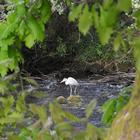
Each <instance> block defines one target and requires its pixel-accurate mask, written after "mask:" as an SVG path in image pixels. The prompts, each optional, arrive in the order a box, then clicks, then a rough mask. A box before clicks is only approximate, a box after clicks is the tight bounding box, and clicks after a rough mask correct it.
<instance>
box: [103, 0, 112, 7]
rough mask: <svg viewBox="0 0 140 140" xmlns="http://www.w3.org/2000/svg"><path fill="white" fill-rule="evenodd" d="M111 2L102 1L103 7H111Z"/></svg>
mask: <svg viewBox="0 0 140 140" xmlns="http://www.w3.org/2000/svg"><path fill="white" fill-rule="evenodd" d="M112 4H113V0H104V1H103V7H104V8H105V9H108V8H111V5H112Z"/></svg>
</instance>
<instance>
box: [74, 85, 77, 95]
mask: <svg viewBox="0 0 140 140" xmlns="http://www.w3.org/2000/svg"><path fill="white" fill-rule="evenodd" d="M76 92H77V86H76V87H75V89H74V94H75V95H76Z"/></svg>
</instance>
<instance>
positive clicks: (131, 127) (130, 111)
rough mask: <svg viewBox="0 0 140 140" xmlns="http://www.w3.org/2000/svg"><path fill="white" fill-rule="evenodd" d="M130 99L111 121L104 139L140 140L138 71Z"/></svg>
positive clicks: (139, 75)
mask: <svg viewBox="0 0 140 140" xmlns="http://www.w3.org/2000/svg"><path fill="white" fill-rule="evenodd" d="M132 94H133V95H132V97H131V100H130V101H129V103H128V104H127V105H126V107H125V108H124V109H123V110H122V111H121V112H120V113H119V114H118V115H117V117H116V119H115V120H114V121H113V124H112V127H111V129H110V130H109V133H108V136H107V138H106V139H105V140H140V71H138V72H137V74H136V79H135V85H134V90H133V93H132Z"/></svg>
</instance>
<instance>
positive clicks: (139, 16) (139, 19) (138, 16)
mask: <svg viewBox="0 0 140 140" xmlns="http://www.w3.org/2000/svg"><path fill="white" fill-rule="evenodd" d="M133 15H134V17H135V18H136V25H137V27H138V28H140V9H139V10H137V11H135V12H134V14H133Z"/></svg>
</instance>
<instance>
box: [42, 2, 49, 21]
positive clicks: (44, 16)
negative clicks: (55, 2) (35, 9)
mask: <svg viewBox="0 0 140 140" xmlns="http://www.w3.org/2000/svg"><path fill="white" fill-rule="evenodd" d="M40 11H41V18H42V21H43V23H46V22H47V21H48V19H49V18H50V16H51V5H50V2H49V1H47V0H44V1H43V4H42V6H41V8H40Z"/></svg>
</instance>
